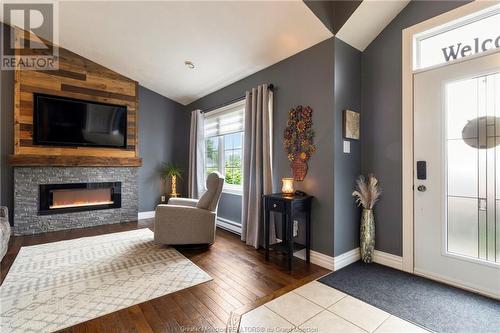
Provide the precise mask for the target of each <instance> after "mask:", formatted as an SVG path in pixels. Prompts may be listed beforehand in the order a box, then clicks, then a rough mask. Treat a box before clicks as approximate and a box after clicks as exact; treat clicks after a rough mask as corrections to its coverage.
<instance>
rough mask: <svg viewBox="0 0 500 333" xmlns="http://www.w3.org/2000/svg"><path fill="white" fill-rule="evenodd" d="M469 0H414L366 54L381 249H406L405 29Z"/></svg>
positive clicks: (368, 141) (365, 160) (369, 159)
mask: <svg viewBox="0 0 500 333" xmlns="http://www.w3.org/2000/svg"><path fill="white" fill-rule="evenodd" d="M465 3H466V1H432V3H431V2H428V1H412V2H411V3H410V4H408V6H406V8H405V9H403V11H401V13H400V14H399V15H398V16H397V17H396V18H395V19H394V20H393V21H392V22H391V23H390V24H389V25H388V26H387V27H386V28H385V29H384V30H383V31H382V33H381V34H380V35H379V36H378V37H377V38H376V39H375V40H374V41H373V42H372V43H371V44H370V45H369V46H368V48H366V50H365V51H364V52H363V55H362V74H361V75H362V76H361V82H362V110H363V116H362V117H361V135H362V138H363V145H362V170H363V173H365V174H367V173H370V172H373V173H374V174H375V175H376V176H377V177H378V178H379V180H380V184H381V186H382V190H383V194H382V199H381V200H380V202H379V204H378V205H377V207H376V209H375V221H376V243H375V244H376V245H375V247H376V249H378V250H381V251H384V252H388V253H392V254H395V255H401V254H402V201H401V193H402V187H401V186H402V185H401V177H402V174H401V156H402V155H401V154H402V153H401V135H402V127H401V103H402V100H401V89H402V83H401V39H402V36H401V31H402V30H403V29H404V28H407V27H410V26H412V25H414V24H416V23H419V22H422V21H424V20H426V19H428V18H431V17H434V16H436V15H439V14H441V13H444V12H446V11H449V10H451V9H453V8H456V7H459V6H461V5H464V4H465Z"/></svg>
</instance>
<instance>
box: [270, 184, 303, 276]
mask: <svg viewBox="0 0 500 333" xmlns="http://www.w3.org/2000/svg"><path fill="white" fill-rule="evenodd" d="M263 197H264V241H265V249H266V260H269V247H270V245H269V226H270V223H269V218H270V213H271V212H278V213H281V221H282V222H281V225H282V232H283V236H282V238H285V239H283V240H282V242H280V243H277V244H273V245H272V247H273V248H275V249H276V250H277V251H280V252H285V253H287V254H288V270H292V258H293V252H294V249H295V250H299V249H301V248H304V246H303V245H299V244H294V240H293V238H294V237H293V218H294V216H296V215H297V214H299V213H305V215H306V220H305V223H306V245H305V249H306V261H307V262H309V259H310V253H309V252H310V247H311V201H312V198H313V197H312V196H310V195H303V196H300V195H291V196H288V195H284V194H282V193H276V194H266V195H264V196H263Z"/></svg>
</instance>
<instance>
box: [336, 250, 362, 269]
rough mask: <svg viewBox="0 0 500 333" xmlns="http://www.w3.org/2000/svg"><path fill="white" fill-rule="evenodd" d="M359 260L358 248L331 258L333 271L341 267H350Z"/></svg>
mask: <svg viewBox="0 0 500 333" xmlns="http://www.w3.org/2000/svg"><path fill="white" fill-rule="evenodd" d="M360 258H361V256H360V254H359V247H357V248H355V249H352V250H351V251H347V252H345V253H342V254H341V255H338V256H336V257H334V258H333V268H334V269H333V270H334V271H337V270H339V269H341V268H342V267H345V266H347V265H350V264H352V263H354V262H356V261H358V260H359V259H360Z"/></svg>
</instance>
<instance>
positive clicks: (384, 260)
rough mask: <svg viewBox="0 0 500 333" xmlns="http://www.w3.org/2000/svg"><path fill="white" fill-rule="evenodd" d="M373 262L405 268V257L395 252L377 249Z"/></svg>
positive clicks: (400, 268)
mask: <svg viewBox="0 0 500 333" xmlns="http://www.w3.org/2000/svg"><path fill="white" fill-rule="evenodd" d="M373 262H376V263H377V264H380V265H384V266H389V267H392V268H395V269H399V270H403V257H400V256H396V255H394V254H390V253H386V252H382V251H378V250H375V251H374V252H373Z"/></svg>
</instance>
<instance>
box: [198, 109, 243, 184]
mask: <svg viewBox="0 0 500 333" xmlns="http://www.w3.org/2000/svg"><path fill="white" fill-rule="evenodd" d="M244 116H245V112H244V102H237V103H235V104H234V105H229V106H227V107H224V108H221V109H220V110H215V111H213V114H212V115H210V114H208V115H207V116H206V118H205V129H204V130H205V138H206V147H205V148H206V152H205V157H206V161H205V170H206V173H207V174H208V173H210V172H213V171H219V172H220V173H221V174H222V175H223V176H224V178H225V188H226V189H228V188H230V189H231V190H239V189H241V186H242V181H243V169H242V152H243V130H244Z"/></svg>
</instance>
